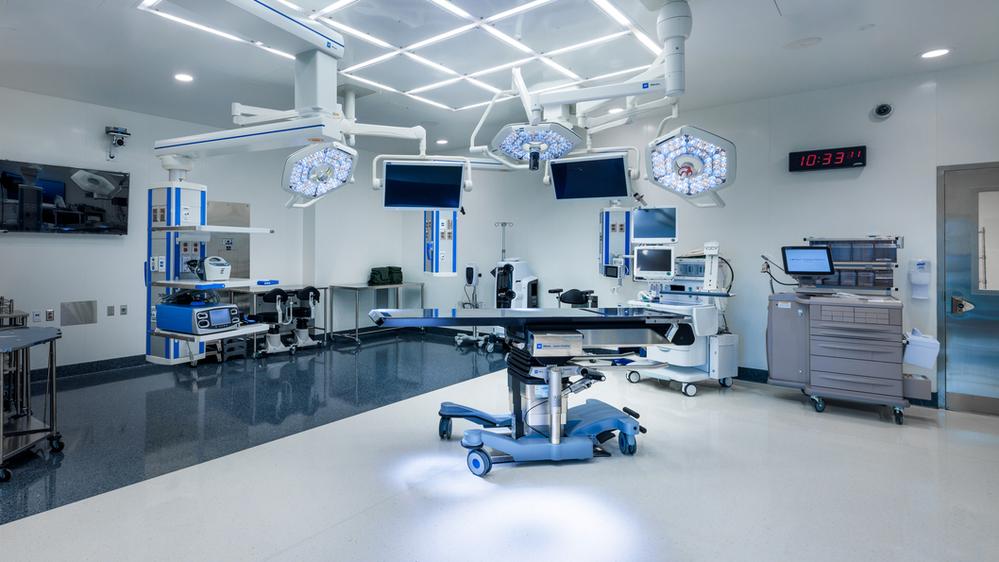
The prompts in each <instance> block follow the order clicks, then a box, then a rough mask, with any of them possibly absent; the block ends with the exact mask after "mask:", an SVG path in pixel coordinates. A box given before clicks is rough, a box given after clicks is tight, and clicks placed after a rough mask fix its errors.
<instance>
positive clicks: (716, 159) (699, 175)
mask: <svg viewBox="0 0 999 562" xmlns="http://www.w3.org/2000/svg"><path fill="white" fill-rule="evenodd" d="M648 156H649V159H648V172H649V181H651V182H652V183H654V184H656V185H658V186H660V187H663V188H666V189H668V190H670V191H673V192H674V193H678V194H680V195H683V196H685V197H697V196H699V195H704V194H706V193H708V192H710V191H715V190H719V189H722V188H724V187H728V186H730V185H732V183H733V182H734V181H735V145H734V144H732V142H730V141H728V140H726V139H724V138H722V137H719V136H718V135H715V134H712V133H709V132H707V131H704V130H702V129H698V128H697V127H692V126H690V125H685V126H683V127H680V128H679V129H676V130H675V131H672V132H670V133H668V134H666V135H664V136H662V137H659V138H657V139H655V140H654V141H652V142H651V143H649V154H648Z"/></svg>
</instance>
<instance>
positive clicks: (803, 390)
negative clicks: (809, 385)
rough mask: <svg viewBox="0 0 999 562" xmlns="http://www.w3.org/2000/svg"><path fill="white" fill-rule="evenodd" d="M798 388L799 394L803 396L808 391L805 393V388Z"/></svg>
mask: <svg viewBox="0 0 999 562" xmlns="http://www.w3.org/2000/svg"><path fill="white" fill-rule="evenodd" d="M798 390H800V391H801V394H803V395H804V396H808V393H807V392H805V389H804V388H799V389H798Z"/></svg>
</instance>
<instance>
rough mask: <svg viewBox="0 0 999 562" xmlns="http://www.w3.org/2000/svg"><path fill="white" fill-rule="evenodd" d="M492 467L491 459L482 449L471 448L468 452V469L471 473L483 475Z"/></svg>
mask: <svg viewBox="0 0 999 562" xmlns="http://www.w3.org/2000/svg"><path fill="white" fill-rule="evenodd" d="M492 467H493V460H492V459H491V458H489V455H488V454H487V453H486V452H485V451H483V450H482V449H472V450H471V451H469V452H468V470H471V471H472V474H474V475H476V476H479V477H482V476H485V475H486V474H488V473H489V470H490V469H492Z"/></svg>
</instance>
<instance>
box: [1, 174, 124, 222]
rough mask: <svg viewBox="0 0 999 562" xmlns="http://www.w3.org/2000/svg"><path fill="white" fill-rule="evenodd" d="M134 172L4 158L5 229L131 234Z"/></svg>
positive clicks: (2, 178)
mask: <svg viewBox="0 0 999 562" xmlns="http://www.w3.org/2000/svg"><path fill="white" fill-rule="evenodd" d="M128 184H129V175H128V174H127V173H123V172H108V171H102V170H90V169H81V168H70V167H66V166H53V165H49V164H33V163H30V162H15V161H12V160H0V230H7V231H10V232H52V233H88V234H128Z"/></svg>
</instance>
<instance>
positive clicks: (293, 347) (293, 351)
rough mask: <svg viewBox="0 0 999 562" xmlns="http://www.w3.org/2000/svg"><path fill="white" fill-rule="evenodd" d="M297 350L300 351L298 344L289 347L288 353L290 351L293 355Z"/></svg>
mask: <svg viewBox="0 0 999 562" xmlns="http://www.w3.org/2000/svg"><path fill="white" fill-rule="evenodd" d="M297 351H298V346H294V345H293V346H291V347H290V348H288V353H290V354H292V355H294V354H295V353H296V352H297Z"/></svg>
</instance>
